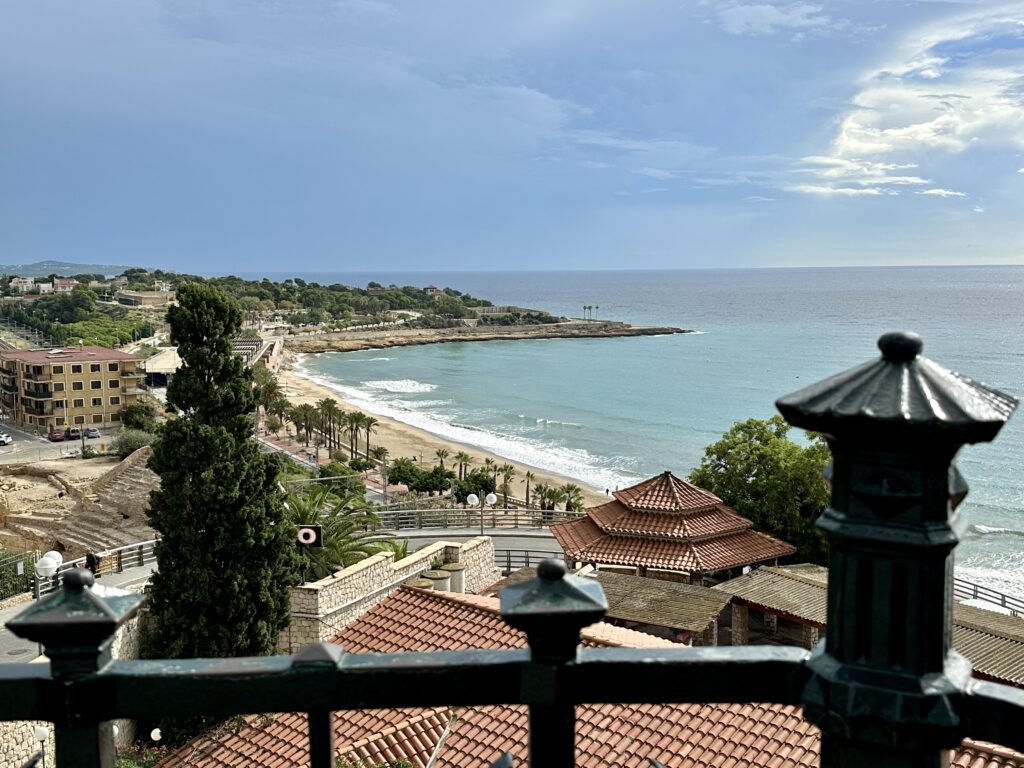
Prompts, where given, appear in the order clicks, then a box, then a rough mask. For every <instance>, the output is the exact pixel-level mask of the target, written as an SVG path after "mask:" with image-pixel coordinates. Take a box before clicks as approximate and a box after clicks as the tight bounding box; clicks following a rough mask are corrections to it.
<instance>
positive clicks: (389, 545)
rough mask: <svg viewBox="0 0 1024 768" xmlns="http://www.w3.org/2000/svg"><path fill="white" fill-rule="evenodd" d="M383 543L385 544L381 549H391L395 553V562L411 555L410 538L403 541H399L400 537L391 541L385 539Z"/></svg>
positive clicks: (384, 550) (385, 550) (383, 550)
mask: <svg viewBox="0 0 1024 768" xmlns="http://www.w3.org/2000/svg"><path fill="white" fill-rule="evenodd" d="M382 543H383V545H384V546H383V548H382V549H381V551H382V552H387V551H389V550H390V551H391V552H394V553H395V562H396V563H397V562H398V561H399V560H404V559H405V558H407V557H408V556H409V540H408V539H402V540H401V541H399V540H398V539H391V540H390V541H385V542H382Z"/></svg>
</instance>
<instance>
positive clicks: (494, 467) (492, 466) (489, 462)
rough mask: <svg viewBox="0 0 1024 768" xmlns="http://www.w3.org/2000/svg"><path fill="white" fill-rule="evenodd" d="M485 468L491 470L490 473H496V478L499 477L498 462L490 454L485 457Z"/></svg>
mask: <svg viewBox="0 0 1024 768" xmlns="http://www.w3.org/2000/svg"><path fill="white" fill-rule="evenodd" d="M484 470H485V471H487V472H489V473H492V474H493V475H494V477H495V480H497V477H498V463H497V462H496V461H495V460H494V459H492V458H491V457H490V456H488V457H487V458H486V459H484Z"/></svg>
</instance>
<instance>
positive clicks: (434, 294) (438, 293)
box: [423, 285, 447, 301]
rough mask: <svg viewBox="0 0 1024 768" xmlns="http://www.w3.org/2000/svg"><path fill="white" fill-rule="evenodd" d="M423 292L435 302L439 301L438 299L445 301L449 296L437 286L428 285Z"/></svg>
mask: <svg viewBox="0 0 1024 768" xmlns="http://www.w3.org/2000/svg"><path fill="white" fill-rule="evenodd" d="M423 292H424V293H425V294H427V296H429V297H430V298H432V299H433V300H434V301H437V300H438V299H443V298H444V297H445V296H446V295H447V294H446V293H445V292H444V291H443V290H441V289H440V288H438V287H437V286H436V285H428V286H427V287H426V288H424V289H423Z"/></svg>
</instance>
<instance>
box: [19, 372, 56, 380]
mask: <svg viewBox="0 0 1024 768" xmlns="http://www.w3.org/2000/svg"><path fill="white" fill-rule="evenodd" d="M21 378H22V379H24V380H25V381H52V380H53V376H51V375H50V374H49V373H46V372H45V371H38V372H35V373H33V372H31V371H23V372H22V374H21Z"/></svg>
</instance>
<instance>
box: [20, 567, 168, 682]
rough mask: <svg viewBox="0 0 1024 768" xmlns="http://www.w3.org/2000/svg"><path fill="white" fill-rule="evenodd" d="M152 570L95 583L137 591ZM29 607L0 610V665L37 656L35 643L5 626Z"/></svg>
mask: <svg viewBox="0 0 1024 768" xmlns="http://www.w3.org/2000/svg"><path fill="white" fill-rule="evenodd" d="M154 569H155V563H154V564H149V565H143V566H140V567H136V568H126V569H125V570H124V571H122V572H121V573H105V574H103V575H102V576H100V577H99V579H97V581H96V583H97V584H98V585H100V586H104V587H120V588H122V589H136V590H137V589H139V588H141V587H142V585H143V584H145V583H146V581H147V580H148V579H149V576H150V574H151V573H152V572H153V570H154ZM44 599H45V598H44ZM31 606H32V603H31V602H27V603H22V604H20V605H15V606H12V607H10V608H4V609H2V610H0V664H15V663H24V662H27V661H32V660H33V659H35V658H37V657H38V656H39V653H40V649H39V646H38V645H37V644H36V643H32V642H29V641H28V640H22V639H21V638H20V637H16V636H15V635H14V634H13V633H12V632H11V631H10V630H9V629H7V626H6V625H7V622H8V621H10V620H11V619H13V618H14V617H15V616H17V615H18V614H20V613H21V612H22V611H24V610H26V609H27V608H30V607H31Z"/></svg>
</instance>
